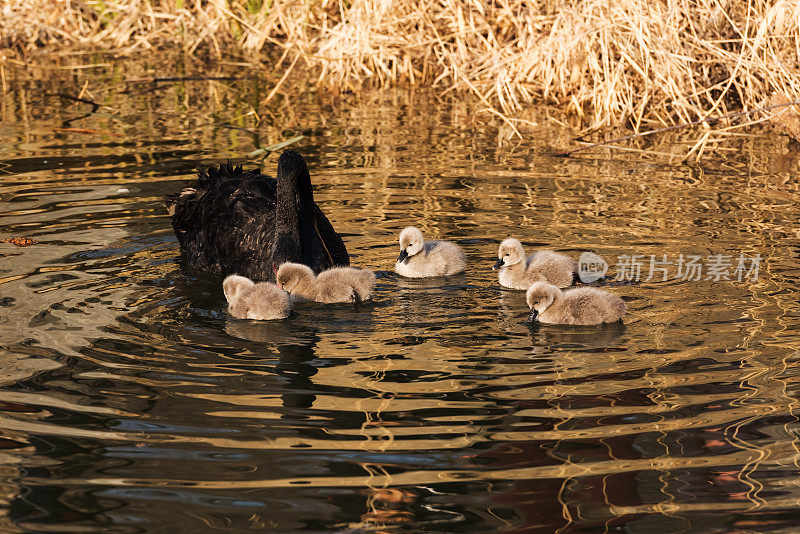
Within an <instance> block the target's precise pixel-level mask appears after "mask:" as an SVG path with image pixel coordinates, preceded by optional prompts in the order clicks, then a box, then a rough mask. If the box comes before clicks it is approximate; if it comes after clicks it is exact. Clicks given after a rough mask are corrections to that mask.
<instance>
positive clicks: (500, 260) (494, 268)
mask: <svg viewBox="0 0 800 534" xmlns="http://www.w3.org/2000/svg"><path fill="white" fill-rule="evenodd" d="M502 266H503V258H500V259H499V260H497V261H496V262H495V263H494V265H492V270H493V271H496V270H497V269H499V268H500V267H502Z"/></svg>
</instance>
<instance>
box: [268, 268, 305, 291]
mask: <svg viewBox="0 0 800 534" xmlns="http://www.w3.org/2000/svg"><path fill="white" fill-rule="evenodd" d="M312 278H314V271H312V270H311V267H309V266H308V265H303V264H302V263H291V262H287V263H284V264H282V265H281V266H280V267H278V272H277V273H276V274H275V283H276V284H277V285H278V287H279V288H281V289H283V290H284V291H286V292H288V293H291V292H292V291H293V290H294V288H295V287H297V284H299V283H301V282H303V281H308V280H311V279H312Z"/></svg>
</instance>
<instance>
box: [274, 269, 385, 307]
mask: <svg viewBox="0 0 800 534" xmlns="http://www.w3.org/2000/svg"><path fill="white" fill-rule="evenodd" d="M275 279H276V280H277V282H278V285H279V286H280V287H281V288H283V289H285V290H286V291H288V292H289V293H291V295H292V296H293V297H300V298H303V299H306V300H314V301H316V302H325V303H331V302H361V301H364V300H369V299H370V298H372V288H373V287H374V286H375V273H373V272H372V271H369V270H366V269H356V268H354V267H334V268H333V269H328V270H326V271H322V272H321V273H319V274H318V275H316V276H315V275H314V271H312V270H311V268H309V267H308V266H307V265H303V264H300V263H284V264H283V265H281V266H280V267H278V273H277V275H276V277H275Z"/></svg>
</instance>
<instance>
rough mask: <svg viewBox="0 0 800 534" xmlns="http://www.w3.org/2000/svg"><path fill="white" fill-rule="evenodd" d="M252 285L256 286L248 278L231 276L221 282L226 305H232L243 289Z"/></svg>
mask: <svg viewBox="0 0 800 534" xmlns="http://www.w3.org/2000/svg"><path fill="white" fill-rule="evenodd" d="M254 285H256V284H255V282H253V281H252V280H250V279H249V278H246V277H244V276H239V275H238V274H232V275H230V276H228V277H227V278H225V280H223V281H222V292H223V293H225V300H227V301H228V304H233V303H234V301H235V300H236V299H237V298H239V296H241V294H242V292H244V290H245V289H247V288H250V287H253V286H254Z"/></svg>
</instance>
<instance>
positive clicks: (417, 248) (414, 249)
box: [397, 226, 425, 263]
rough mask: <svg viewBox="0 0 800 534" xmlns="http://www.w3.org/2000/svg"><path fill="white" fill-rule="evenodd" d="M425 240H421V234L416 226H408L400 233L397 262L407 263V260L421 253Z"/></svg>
mask: <svg viewBox="0 0 800 534" xmlns="http://www.w3.org/2000/svg"><path fill="white" fill-rule="evenodd" d="M424 245H425V240H424V239H422V232H420V231H419V228H417V227H416V226H409V227H408V228H404V229H403V231H402V232H400V255H399V256H398V257H397V262H398V263H400V262H402V261H405V262H407V261H408V258H410V257H411V256H413V255H415V254H419V253H420V252H422V247H423V246H424Z"/></svg>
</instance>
